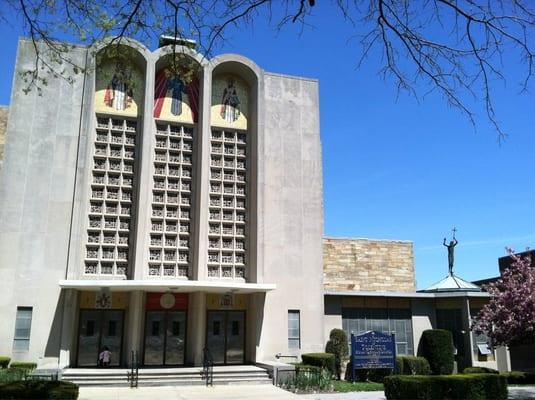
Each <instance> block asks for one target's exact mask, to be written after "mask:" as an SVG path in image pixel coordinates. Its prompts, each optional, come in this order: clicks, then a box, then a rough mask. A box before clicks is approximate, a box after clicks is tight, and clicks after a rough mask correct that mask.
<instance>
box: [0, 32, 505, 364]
mask: <svg viewBox="0 0 535 400" xmlns="http://www.w3.org/2000/svg"><path fill="white" fill-rule="evenodd" d="M69 56H70V57H72V59H73V60H74V61H75V62H76V63H77V64H78V65H81V66H84V72H83V73H76V74H75V73H73V74H72V75H71V76H70V77H71V79H72V82H68V81H66V80H64V79H49V82H48V85H46V86H44V87H43V88H42V93H41V94H39V93H37V91H35V90H33V91H31V92H29V93H25V92H24V91H23V88H24V87H25V82H24V76H23V75H21V72H23V71H25V70H26V69H27V68H31V66H32V65H33V63H34V62H35V51H34V49H33V44H32V42H31V41H30V40H27V39H21V40H20V41H19V47H18V52H17V60H16V66H15V75H14V81H13V82H14V83H13V89H12V97H11V103H10V104H9V107H8V113H7V114H8V115H7V135H6V140H5V149H4V157H3V164H0V168H1V169H0V271H1V276H2V279H3V282H2V290H1V291H0V316H1V317H2V320H3V329H2V330H1V332H0V355H7V356H10V357H12V359H14V360H24V361H36V362H37V363H38V366H39V368H41V369H49V370H50V369H52V370H53V369H56V370H62V369H64V368H67V367H70V368H73V367H74V368H76V367H85V368H92V367H97V365H98V362H99V353H100V352H101V351H102V350H103V349H108V350H109V351H110V352H111V354H112V357H111V361H110V362H111V366H117V367H119V366H120V367H127V366H129V365H130V364H131V354H132V352H134V353H137V354H138V361H139V363H140V365H141V366H142V367H156V366H158V367H183V366H200V365H202V363H203V360H204V357H205V356H206V350H208V351H209V352H210V353H211V355H212V357H213V360H214V363H215V364H216V365H243V364H257V365H264V366H269V365H276V364H277V363H279V362H285V363H286V362H295V361H296V360H298V359H299V356H300V354H302V353H308V352H321V351H324V349H325V343H326V340H327V339H328V334H329V331H330V329H332V328H335V327H336V328H343V329H345V330H346V331H347V333H348V334H351V333H361V332H363V331H366V330H372V329H373V330H381V331H386V332H395V333H396V338H397V339H396V341H397V343H396V347H397V352H398V354H409V355H413V354H416V353H417V350H418V349H417V346H418V341H419V338H420V336H421V333H422V331H423V330H424V329H429V328H433V327H437V326H438V327H444V328H446V329H450V330H452V331H455V332H457V333H455V334H454V337H455V335H457V339H456V347H457V351H458V354H459V357H458V358H459V360H458V363H459V365H460V366H461V365H462V366H468V365H486V366H492V367H496V368H498V367H499V368H500V369H507V368H508V367H507V365H506V362H505V361H504V362H505V364H503V365H502V364H500V362H498V361H497V358H499V357H498V356H497V355H496V354H497V353H496V351H495V350H494V349H492V350H487V348H486V347H485V346H481V347H480V346H479V345H482V344H485V342H484V339H481V340H483V341H481V340H480V339H478V338H477V337H475V336H474V335H472V334H471V333H470V331H469V322H470V318H471V317H470V316H471V315H473V312H475V310H476V309H477V308H479V307H481V305H482V304H483V303H484V302H485V301H487V300H488V295H487V294H486V293H485V292H482V291H481V289H480V288H479V287H477V286H470V285H468V287H465V286H462V284H461V286H459V287H457V286H452V285H454V284H455V285H456V284H457V283H458V282H460V281H459V280H456V279H457V278H456V277H455V276H454V275H453V274H451V276H449V278H451V279H449V280H448V281H447V282H443V284H441V285H439V286H437V287H433V288H430V289H429V290H426V291H423V292H416V285H415V278H414V262H413V250H412V243H411V242H403V241H381V240H368V239H342V238H324V237H323V188H322V181H323V176H322V159H321V141H320V128H319V102H318V100H319V98H318V97H319V93H318V81H317V80H314V79H309V78H303V77H297V76H287V75H282V74H278V73H271V72H268V71H265V70H263V69H262V68H261V67H260V66H258V65H256V64H255V63H254V62H253V61H252V60H249V59H247V58H245V57H243V56H240V55H235V54H224V55H220V56H217V57H215V58H212V59H207V58H205V57H203V56H202V55H201V54H199V53H197V52H196V51H195V50H192V49H191V48H190V47H188V46H177V47H176V48H173V45H166V46H162V47H160V48H158V49H156V50H155V51H150V50H149V49H147V48H146V47H145V46H143V45H142V44H140V43H138V42H136V41H134V40H128V39H124V40H122V41H121V43H120V44H113V46H109V45H106V44H102V45H100V46H99V47H97V48H86V47H81V46H75V47H73V49H72V50H71V51H70V53H69ZM4 110H5V109H4ZM0 143H1V141H0ZM459 279H460V278H459ZM459 335H461V336H459ZM478 340H479V341H478ZM488 351H490V353H489V352H488ZM482 353H484V354H482ZM504 354H505V353H504ZM504 357H506V354H505V356H504Z"/></svg>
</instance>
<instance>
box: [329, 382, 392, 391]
mask: <svg viewBox="0 0 535 400" xmlns="http://www.w3.org/2000/svg"><path fill="white" fill-rule="evenodd" d="M332 383H333V386H334V391H335V392H341V393H346V392H372V391H376V390H384V386H383V384H382V383H375V382H355V383H352V382H348V381H333V382H332Z"/></svg>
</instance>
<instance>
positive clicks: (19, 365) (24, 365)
mask: <svg viewBox="0 0 535 400" xmlns="http://www.w3.org/2000/svg"><path fill="white" fill-rule="evenodd" d="M9 368H12V369H24V370H26V371H33V370H34V369H35V368H37V363H34V362H26V361H13V362H12V363H11V364H9Z"/></svg>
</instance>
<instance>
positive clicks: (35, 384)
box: [0, 381, 78, 400]
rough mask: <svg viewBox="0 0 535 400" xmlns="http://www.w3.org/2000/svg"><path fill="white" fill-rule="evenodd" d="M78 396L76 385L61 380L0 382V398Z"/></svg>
mask: <svg viewBox="0 0 535 400" xmlns="http://www.w3.org/2000/svg"><path fill="white" fill-rule="evenodd" d="M77 398H78V386H76V385H75V384H74V383H71V382H62V381H16V382H9V383H3V384H0V399H6V400H7V399H64V400H75V399H77Z"/></svg>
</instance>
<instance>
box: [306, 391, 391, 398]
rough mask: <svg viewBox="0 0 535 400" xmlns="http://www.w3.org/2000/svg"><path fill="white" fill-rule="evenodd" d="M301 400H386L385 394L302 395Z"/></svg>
mask: <svg viewBox="0 0 535 400" xmlns="http://www.w3.org/2000/svg"><path fill="white" fill-rule="evenodd" d="M299 399H306V400H385V399H386V397H385V393H384V392H382V391H381V392H349V393H320V394H302V395H299Z"/></svg>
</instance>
